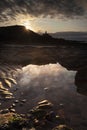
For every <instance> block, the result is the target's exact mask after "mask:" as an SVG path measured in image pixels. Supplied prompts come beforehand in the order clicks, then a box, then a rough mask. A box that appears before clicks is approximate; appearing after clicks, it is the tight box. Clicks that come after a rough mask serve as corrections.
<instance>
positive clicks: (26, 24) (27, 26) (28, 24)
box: [23, 21, 32, 30]
mask: <svg viewBox="0 0 87 130" xmlns="http://www.w3.org/2000/svg"><path fill="white" fill-rule="evenodd" d="M23 25H24V26H25V28H26V30H29V29H30V30H32V27H31V24H30V22H29V21H25V22H24V23H23Z"/></svg>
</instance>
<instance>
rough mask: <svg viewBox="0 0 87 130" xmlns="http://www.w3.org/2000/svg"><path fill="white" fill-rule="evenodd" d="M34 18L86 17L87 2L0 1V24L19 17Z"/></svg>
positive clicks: (55, 0)
mask: <svg viewBox="0 0 87 130" xmlns="http://www.w3.org/2000/svg"><path fill="white" fill-rule="evenodd" d="M20 14H23V15H26V14H29V15H30V16H34V17H40V16H42V17H47V16H49V17H60V16H62V17H66V18H74V17H80V16H84V17H85V16H86V14H87V0H72V1H70V0H2V1H0V22H2V21H6V20H7V21H9V20H11V19H16V16H17V15H20Z"/></svg>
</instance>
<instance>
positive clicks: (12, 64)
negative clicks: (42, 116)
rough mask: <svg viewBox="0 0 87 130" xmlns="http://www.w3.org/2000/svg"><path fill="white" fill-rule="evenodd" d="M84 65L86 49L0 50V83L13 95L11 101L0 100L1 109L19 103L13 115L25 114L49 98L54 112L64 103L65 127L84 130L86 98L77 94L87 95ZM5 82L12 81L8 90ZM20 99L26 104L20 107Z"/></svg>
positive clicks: (13, 48)
mask: <svg viewBox="0 0 87 130" xmlns="http://www.w3.org/2000/svg"><path fill="white" fill-rule="evenodd" d="M57 62H59V64H58V63H57ZM49 63H51V64H49ZM52 63H53V64H52ZM56 63H57V64H56ZM60 64H61V65H62V66H61V65H60ZM38 65H41V66H38ZM63 66H64V67H63ZM86 66H87V48H86V47H85V48H84V47H74V46H67V47H66V46H58V47H50V48H49V47H47V48H46V47H32V46H31V47H30V46H29V47H28V46H25V47H21V46H19V47H15V46H5V47H2V48H0V81H1V83H3V87H4V88H6V89H8V90H9V91H10V92H11V93H12V94H13V95H12V96H13V98H12V99H10V100H7V99H5V100H3V99H2V97H1V98H0V102H1V106H0V109H3V108H9V107H10V106H12V104H13V103H14V101H15V100H18V101H19V103H18V104H17V105H16V107H15V109H16V112H18V113H27V112H28V110H29V109H30V108H32V107H33V106H35V105H36V104H37V102H38V101H40V100H43V99H48V100H49V101H51V102H52V103H53V104H55V110H56V111H57V110H58V109H59V107H60V104H63V107H64V112H65V115H66V124H69V125H71V127H73V128H75V130H77V129H79V130H83V129H84V130H86V129H87V96H84V95H81V94H79V93H77V91H79V92H80V93H82V94H85V95H86V92H87V91H86V90H87V89H86V86H87V85H86V83H87V82H86V81H87V73H86V72H87V68H86ZM66 68H67V69H68V70H67V69H66ZM71 70H73V71H71ZM76 72H77V73H76ZM6 80H8V82H11V85H12V87H11V88H10V87H8V86H6V85H5V84H4V83H6V82H5V81H6ZM2 81H3V82H2ZM15 81H16V82H15ZM74 82H75V84H76V86H75V84H74ZM7 84H8V83H7ZM83 88H84V89H83ZM83 90H84V92H85V93H83ZM0 91H1V88H0ZM6 91H7V90H6ZM22 100H25V101H26V103H25V104H22V103H21V101H22ZM84 108H85V109H84Z"/></svg>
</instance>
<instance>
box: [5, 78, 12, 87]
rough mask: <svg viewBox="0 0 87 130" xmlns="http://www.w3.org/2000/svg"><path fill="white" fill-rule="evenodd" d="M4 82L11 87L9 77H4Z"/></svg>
mask: <svg viewBox="0 0 87 130" xmlns="http://www.w3.org/2000/svg"><path fill="white" fill-rule="evenodd" d="M4 82H5V84H6V86H7V87H9V88H11V82H10V81H9V80H8V79H4Z"/></svg>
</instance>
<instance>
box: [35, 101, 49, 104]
mask: <svg viewBox="0 0 87 130" xmlns="http://www.w3.org/2000/svg"><path fill="white" fill-rule="evenodd" d="M47 103H49V101H48V100H43V101H41V102H38V105H42V104H47Z"/></svg>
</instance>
